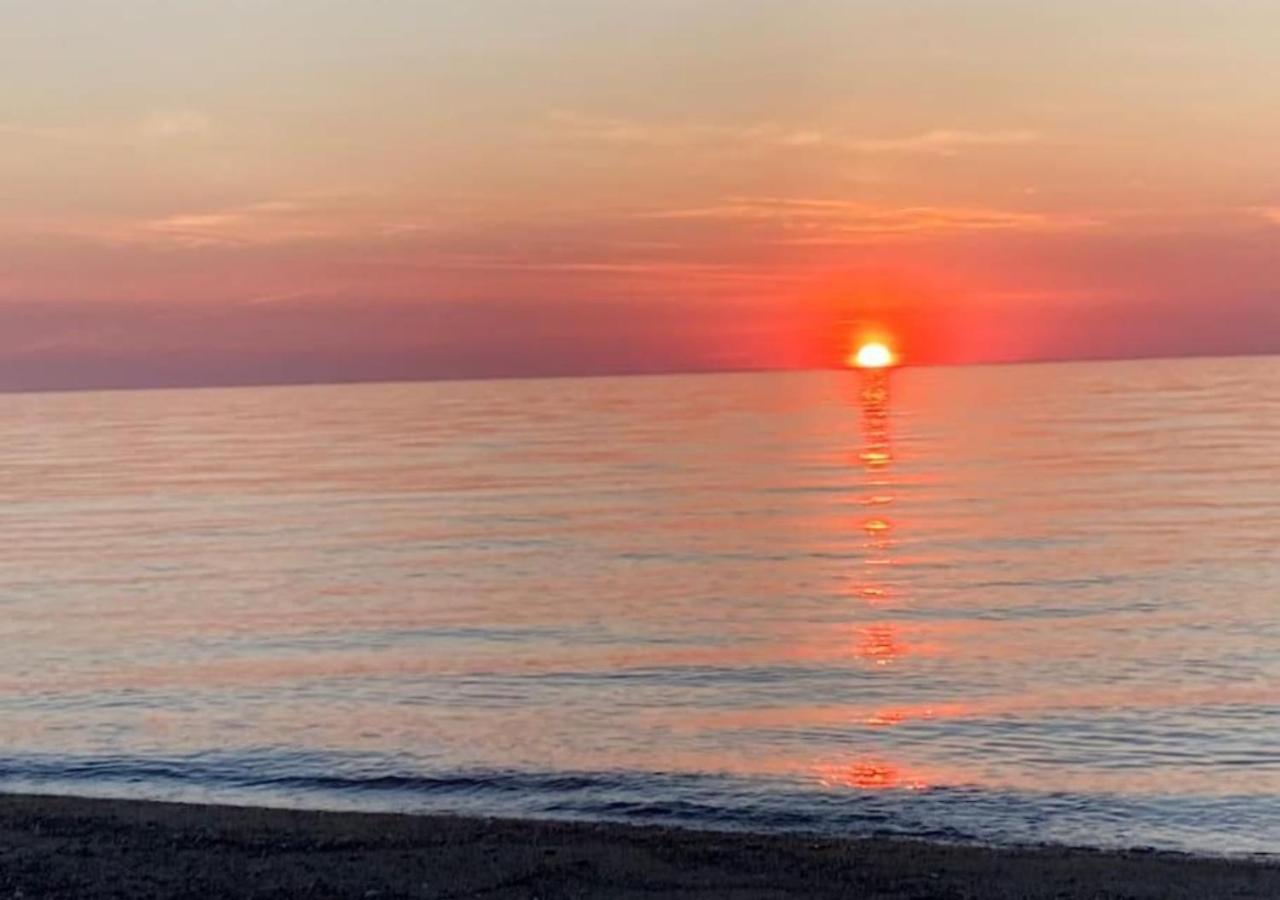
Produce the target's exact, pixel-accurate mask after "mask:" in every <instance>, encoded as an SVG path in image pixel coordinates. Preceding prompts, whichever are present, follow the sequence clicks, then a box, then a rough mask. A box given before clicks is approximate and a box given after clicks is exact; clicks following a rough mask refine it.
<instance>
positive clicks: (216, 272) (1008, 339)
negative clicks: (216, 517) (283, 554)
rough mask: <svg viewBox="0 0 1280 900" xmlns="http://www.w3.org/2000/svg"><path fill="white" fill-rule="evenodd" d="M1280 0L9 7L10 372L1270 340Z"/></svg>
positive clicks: (290, 375)
mask: <svg viewBox="0 0 1280 900" xmlns="http://www.w3.org/2000/svg"><path fill="white" fill-rule="evenodd" d="M1276 34H1280V5H1277V4H1276V3H1274V2H1273V0H1231V2H1227V3H1222V4H1211V3H1205V2H1203V0H1160V2H1157V0H1077V2H1074V3H1030V2H1024V0H972V2H968V3H955V2H950V0H860V2H848V0H790V2H785V3H784V2H781V0H773V2H760V0H698V2H692V0H648V2H645V3H603V2H599V0H545V2H538V3H531V2H527V0H485V2H472V0H457V2H451V0H436V2H421V0H382V2H379V3H376V4H356V3H352V2H344V0H187V2H182V3H174V2H171V0H169V2H162V0H119V2H116V3H111V4H107V3H85V2H81V0H7V2H5V3H4V4H3V7H0V389H24V388H51V387H81V386H84V387H93V386H124V385H129V386H145V385H177V384H210V383H217V384H221V383H246V382H263V381H265V382H274V381H330V380H346V379H378V378H438V377H475V376H492V375H544V374H575V373H598V372H650V371H667V370H702V369H725V368H728V369H737V368H772V367H782V368H786V367H810V366H825V365H836V364H839V362H840V360H841V359H843V357H844V355H845V353H846V352H847V349H848V344H849V343H850V341H852V340H854V339H855V338H856V337H857V336H858V335H859V334H862V333H864V332H868V331H874V332H876V333H883V334H885V335H887V336H889V337H890V338H891V339H892V341H893V343H894V344H895V345H896V346H897V347H898V348H899V349H900V350H901V351H902V353H903V355H904V357H905V358H906V360H907V361H908V362H917V363H930V364H932V363H951V362H972V361H994V360H1021V359H1041V358H1074V357H1087V358H1094V357H1107V356H1150V355H1179V354H1202V353H1203V354H1232V353H1265V352H1273V351H1277V350H1280V302H1278V301H1280V166H1278V165H1277V164H1276V160H1277V159H1280V117H1278V116H1276V114H1275V111H1276V110H1277V109H1280V55H1277V54H1276V52H1275V46H1274V45H1275V35H1276Z"/></svg>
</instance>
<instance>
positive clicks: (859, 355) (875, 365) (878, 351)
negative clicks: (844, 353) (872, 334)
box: [849, 341, 898, 369]
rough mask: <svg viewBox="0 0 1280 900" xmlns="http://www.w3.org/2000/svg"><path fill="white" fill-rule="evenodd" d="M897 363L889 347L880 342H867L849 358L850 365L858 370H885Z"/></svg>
mask: <svg viewBox="0 0 1280 900" xmlns="http://www.w3.org/2000/svg"><path fill="white" fill-rule="evenodd" d="M897 361H898V360H897V357H896V356H895V355H894V353H893V351H892V350H890V349H889V345H888V344H884V343H882V342H880V341H867V342H866V343H865V344H862V345H860V346H859V347H858V349H857V350H856V351H855V352H854V353H853V354H851V355H850V357H849V363H850V364H851V365H852V366H853V367H854V368H858V369H884V368H887V367H889V366H891V365H893V364H894V363H895V362H897Z"/></svg>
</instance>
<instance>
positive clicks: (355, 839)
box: [0, 796, 1280, 900]
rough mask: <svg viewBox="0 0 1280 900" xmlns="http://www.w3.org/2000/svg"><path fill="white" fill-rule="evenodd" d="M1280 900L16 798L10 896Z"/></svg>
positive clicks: (1177, 859) (905, 845)
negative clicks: (1125, 899)
mask: <svg viewBox="0 0 1280 900" xmlns="http://www.w3.org/2000/svg"><path fill="white" fill-rule="evenodd" d="M177 896H197V897H198V896H223V897H359V898H364V897H382V898H389V897H485V898H491V897H545V898H552V897H645V898H657V897H752V898H755V897H801V896H803V897H876V898H888V897H892V898H932V897H937V898H983V900H987V898H991V900H999V898H1014V897H1017V898H1031V897H1037V898H1038V897H1046V898H1049V897H1052V898H1074V897H1087V898H1111V900H1115V898H1122V897H1151V898H1156V897H1159V898H1183V897H1185V898H1192V897H1194V898H1214V900H1224V898H1230V897H1266V898H1277V897H1280V865H1275V864H1263V863H1259V862H1232V861H1225V860H1210V859H1197V858H1191V857H1184V856H1178V855H1172V854H1155V853H1097V852H1090V851H1084V850H1066V849H1036V850H992V849H985V848H978V847H954V846H943V845H936V844H926V843H920V842H913V841H898V840H881V839H871V840H831V839H817V838H810V837H802V836H759V835H749V834H718V833H707V832H695V831H680V830H672V829H664V828H640V827H631V826H622V825H592V824H555V823H540V822H525V821H514V820H506V821H503V820H497V821H486V820H480V819H464V818H451V817H428V816H395V815H367V814H361V813H316V812H293V811H285V810H267V809H243V808H235V807H219V806H194V805H179V804H167V803H146V802H135V801H117V800H83V799H75V798H66V797H31V796H0V898H6V900H7V898H11V897H23V898H35V897H76V898H97V897H177Z"/></svg>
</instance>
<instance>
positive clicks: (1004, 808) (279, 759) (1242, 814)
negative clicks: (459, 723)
mask: <svg viewBox="0 0 1280 900" xmlns="http://www.w3.org/2000/svg"><path fill="white" fill-rule="evenodd" d="M0 790H7V791H32V792H44V793H48V792H57V793H70V794H88V795H97V796H123V797H135V798H140V799H170V800H187V801H201V802H224V803H242V804H248V805H270V806H289V807H297V808H313V809H359V810H365V811H379V812H411V813H424V814H430V813H456V814H464V815H478V816H493V817H503V816H516V817H529V818H559V819H577V820H593V821H616V822H628V823H633V824H654V825H674V826H684V827H696V828H705V829H719V830H734V831H740V830H746V831H758V832H808V833H818V834H825V835H846V836H870V835H895V836H907V837H917V838H922V839H932V840H944V841H958V842H981V843H993V844H1006V845H1027V844H1039V843H1054V844H1071V845H1076V846H1091V847H1099V848H1104V849H1113V848H1131V847H1135V846H1141V847H1150V848H1155V849H1162V850H1178V851H1191V852H1198V853H1213V854H1219V855H1266V854H1270V853H1274V848H1275V847H1276V846H1278V845H1280V815H1278V813H1280V810H1278V809H1277V807H1276V802H1275V801H1274V800H1273V799H1269V798H1258V797H1250V796H1214V797H1187V796H1179V797H1168V796H1164V797H1161V796H1121V795H1105V794H1074V793H1067V792H1055V791H1044V792H1009V791H993V790H986V789H979V788H964V787H937V788H927V789H917V790H908V789H888V790H884V789H880V790H864V791H847V790H830V789H817V788H814V787H812V786H811V785H805V784H801V783H800V782H796V781H792V780H788V779H785V778H767V779H766V778H746V777H741V776H733V775H721V774H714V773H682V772H636V771H615V772H539V771H521V770H483V769H475V770H449V771H438V772H432V771H420V770H416V769H413V768H410V767H408V766H406V765H404V763H403V761H399V762H398V761H396V760H394V759H389V758H386V757H377V756H367V755H362V754H350V753H321V752H310V751H309V752H297V751H292V750H289V751H286V750H280V749H275V748H264V749H261V750H255V751H248V752H234V753H232V752H210V753H197V754H190V755H185V756H169V757H159V756H157V757H141V756H121V755H54V754H25V755H18V756H8V757H0ZM1139 836H1140V837H1139Z"/></svg>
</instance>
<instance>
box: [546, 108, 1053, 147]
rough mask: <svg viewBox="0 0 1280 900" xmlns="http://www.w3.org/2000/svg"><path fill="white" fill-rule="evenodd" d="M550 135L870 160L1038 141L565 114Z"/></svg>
mask: <svg viewBox="0 0 1280 900" xmlns="http://www.w3.org/2000/svg"><path fill="white" fill-rule="evenodd" d="M548 122H549V123H550V125H551V127H552V130H553V133H554V134H555V135H556V136H558V137H560V138H564V139H569V140H574V141H582V142H589V143H594V144H606V145H614V146H618V147H649V148H667V149H694V148H704V149H716V148H725V149H729V148H733V149H740V148H741V147H743V146H750V147H755V148H759V149H779V150H787V149H791V150H797V149H805V148H817V149H828V150H836V151H841V152H848V153H857V154H863V155H868V156H874V155H890V154H899V155H937V156H953V155H956V154H958V153H961V152H963V151H966V150H976V149H984V148H998V147H1018V146H1026V145H1029V144H1036V143H1039V142H1041V141H1042V140H1043V138H1042V136H1041V135H1040V134H1039V133H1038V132H1036V131H1032V130H1030V129H1016V128H1010V129H998V130H993V131H976V130H969V129H954V128H935V129H930V130H928V131H923V132H919V133H916V134H908V135H901V136H896V137H865V136H858V135H852V134H847V133H841V132H832V131H829V130H823V129H816V128H789V127H786V126H783V125H779V124H777V123H774V122H762V123H757V124H752V125H708V124H693V123H676V124H669V123H654V122H642V121H638V120H634V119H625V118H614V117H602V116H587V115H583V114H581V113H576V112H571V111H567V110H555V111H553V112H551V113H550V114H549V115H548Z"/></svg>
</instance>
